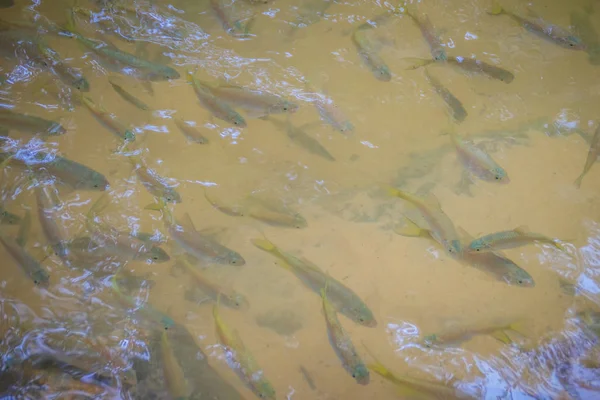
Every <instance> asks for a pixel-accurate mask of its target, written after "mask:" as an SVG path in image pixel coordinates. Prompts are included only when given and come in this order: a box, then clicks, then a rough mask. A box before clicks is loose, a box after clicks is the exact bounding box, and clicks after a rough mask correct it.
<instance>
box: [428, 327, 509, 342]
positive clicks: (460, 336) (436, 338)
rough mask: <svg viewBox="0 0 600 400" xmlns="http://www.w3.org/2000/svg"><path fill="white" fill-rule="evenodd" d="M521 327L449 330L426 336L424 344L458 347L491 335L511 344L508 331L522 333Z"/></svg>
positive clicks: (458, 328)
mask: <svg viewBox="0 0 600 400" xmlns="http://www.w3.org/2000/svg"><path fill="white" fill-rule="evenodd" d="M519 326H520V325H518V323H513V324H499V325H490V326H482V327H470V326H464V327H456V328H453V329H448V330H446V331H443V332H438V333H435V334H431V335H425V336H424V337H423V344H424V345H425V346H426V347H436V346H456V345H458V344H460V343H463V342H466V341H468V340H470V339H472V338H473V337H474V336H480V335H490V336H492V337H493V338H494V339H496V340H498V341H500V342H502V343H504V344H511V343H512V342H513V341H512V339H511V338H510V336H508V335H507V333H506V331H511V330H512V331H516V332H519V331H520V329H521V328H520V327H519Z"/></svg>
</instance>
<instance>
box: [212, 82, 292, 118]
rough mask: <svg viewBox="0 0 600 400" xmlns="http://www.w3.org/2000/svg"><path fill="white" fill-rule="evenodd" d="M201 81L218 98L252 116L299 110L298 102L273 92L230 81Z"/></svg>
mask: <svg viewBox="0 0 600 400" xmlns="http://www.w3.org/2000/svg"><path fill="white" fill-rule="evenodd" d="M200 83H201V84H202V85H203V86H204V87H205V88H207V89H208V90H209V91H210V92H211V93H212V94H214V95H215V96H216V97H217V98H218V99H220V100H223V101H225V102H227V103H229V104H230V105H231V106H232V107H236V108H241V109H242V110H244V111H246V112H247V113H248V115H249V116H251V117H256V118H258V117H264V116H267V115H271V114H282V113H293V112H296V111H297V110H298V105H297V104H295V103H292V102H290V101H288V100H286V99H285V98H283V97H281V96H278V95H275V94H272V93H268V92H264V91H261V90H251V89H247V88H245V87H242V86H237V85H231V84H229V83H219V84H218V85H209V84H207V83H205V82H200Z"/></svg>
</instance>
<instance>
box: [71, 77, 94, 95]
mask: <svg viewBox="0 0 600 400" xmlns="http://www.w3.org/2000/svg"><path fill="white" fill-rule="evenodd" d="M73 86H74V87H75V88H76V89H78V90H80V91H82V92H89V91H90V83H89V82H88V81H87V79H85V78H84V77H81V78H79V79H77V80H76V81H74V82H73Z"/></svg>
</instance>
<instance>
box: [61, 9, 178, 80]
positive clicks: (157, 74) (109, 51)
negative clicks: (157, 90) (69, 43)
mask: <svg viewBox="0 0 600 400" xmlns="http://www.w3.org/2000/svg"><path fill="white" fill-rule="evenodd" d="M67 21H68V22H67V26H66V28H65V29H66V31H67V32H69V33H70V34H71V36H72V37H74V38H75V39H77V41H79V43H81V44H83V45H84V46H85V47H86V48H88V49H89V50H91V51H92V52H93V53H94V54H96V55H97V56H99V57H100V58H101V60H103V61H105V62H108V64H111V66H116V67H117V69H119V70H120V72H126V70H127V68H128V67H129V68H132V69H134V70H136V72H137V75H138V76H139V77H140V78H144V79H148V80H169V79H177V78H179V77H180V75H179V72H177V71H176V70H174V69H173V68H171V67H169V66H167V65H162V64H157V63H153V62H150V61H146V60H144V59H142V58H139V57H136V56H135V55H133V54H130V53H127V52H125V51H122V50H119V49H117V48H116V47H114V46H110V45H108V44H106V43H104V42H100V41H97V40H92V39H88V38H86V37H85V36H83V35H81V34H80V33H79V32H77V30H76V29H75V22H74V19H73V10H68V12H67ZM115 64H116V65H115Z"/></svg>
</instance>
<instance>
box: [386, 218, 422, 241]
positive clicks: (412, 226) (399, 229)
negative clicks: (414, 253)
mask: <svg viewBox="0 0 600 400" xmlns="http://www.w3.org/2000/svg"><path fill="white" fill-rule="evenodd" d="M401 218H402V220H403V221H402V222H403V223H402V222H401V223H399V224H396V225H394V228H393V230H394V232H395V233H396V234H398V235H400V236H406V237H427V236H428V235H429V233H428V231H426V230H425V229H422V228H420V227H419V226H418V225H417V224H416V223H414V222H413V221H412V220H411V219H410V218H408V217H406V216H402V217H401Z"/></svg>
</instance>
